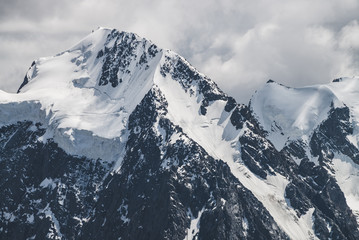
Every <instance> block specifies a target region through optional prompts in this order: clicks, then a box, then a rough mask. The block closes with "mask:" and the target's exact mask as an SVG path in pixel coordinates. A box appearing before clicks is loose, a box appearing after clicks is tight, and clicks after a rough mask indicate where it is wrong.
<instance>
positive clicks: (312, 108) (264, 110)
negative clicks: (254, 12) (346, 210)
mask: <svg viewBox="0 0 359 240" xmlns="http://www.w3.org/2000/svg"><path fill="white" fill-rule="evenodd" d="M358 99H359V78H358V77H352V78H341V79H337V80H335V81H333V82H331V83H329V84H324V85H315V86H309V87H303V88H288V87H285V86H283V85H280V84H277V83H275V82H272V81H270V82H268V83H267V84H266V85H265V86H264V87H263V88H262V89H261V90H259V91H258V92H256V93H255V94H254V96H253V97H252V99H251V108H252V110H253V111H254V114H255V115H256V117H257V119H258V121H259V122H260V125H261V126H262V127H263V129H264V130H266V131H267V132H268V139H269V140H271V141H272V142H273V143H274V145H275V147H276V148H277V149H278V150H281V149H283V147H284V146H285V145H286V144H288V143H290V141H292V140H298V139H299V140H301V141H302V142H304V143H305V144H304V146H307V153H306V154H307V155H308V158H309V159H311V160H312V161H315V162H316V164H318V162H317V160H316V158H314V157H313V156H312V154H311V153H310V150H309V140H310V138H311V136H312V134H313V131H314V130H315V129H316V128H317V127H318V126H319V124H321V123H322V122H323V121H324V120H326V119H327V117H328V113H329V110H330V109H331V108H332V107H334V108H336V107H344V106H347V107H348V108H349V111H350V117H351V119H350V121H351V124H352V127H353V134H349V135H347V139H348V140H349V141H350V142H351V144H353V146H355V147H356V148H358V140H359V100H358ZM299 163H300V162H298V164H299ZM330 166H331V168H332V170H333V171H329V170H328V173H329V174H331V175H333V176H334V177H335V179H336V181H337V183H338V185H339V186H340V189H341V190H342V192H343V193H344V195H345V198H346V201H347V204H348V206H349V207H350V208H351V209H352V210H353V213H354V215H355V216H356V218H357V221H358V219H359V214H358V213H359V194H358V193H359V185H358V184H357V182H358V176H359V168H358V166H357V164H355V163H354V162H353V160H352V159H350V158H349V157H348V156H346V155H344V154H342V153H335V156H334V158H333V159H332V160H331V162H330Z"/></svg>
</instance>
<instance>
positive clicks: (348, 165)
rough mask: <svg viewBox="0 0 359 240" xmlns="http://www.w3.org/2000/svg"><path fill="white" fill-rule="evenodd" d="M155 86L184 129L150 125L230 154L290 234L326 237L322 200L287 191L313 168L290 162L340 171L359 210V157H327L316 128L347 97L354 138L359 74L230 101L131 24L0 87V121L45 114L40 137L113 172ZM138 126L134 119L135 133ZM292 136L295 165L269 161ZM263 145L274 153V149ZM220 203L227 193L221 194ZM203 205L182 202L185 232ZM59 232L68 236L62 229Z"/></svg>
mask: <svg viewBox="0 0 359 240" xmlns="http://www.w3.org/2000/svg"><path fill="white" fill-rule="evenodd" d="M151 91H158V92H160V93H161V96H162V97H163V98H164V100H163V102H165V104H164V103H163V104H164V105H165V110H164V109H163V108H162V107H163V106H156V107H158V109H155V110H154V111H157V112H159V113H160V114H162V115H163V116H165V118H166V119H167V120H169V121H170V122H171V123H172V124H173V125H175V126H178V127H180V129H181V131H182V133H183V134H184V135H185V136H186V138H183V137H179V136H181V135H180V134H177V135H176V134H173V135H171V136H170V138H168V136H167V135H168V132H166V131H165V130H164V129H163V128H162V127H161V126H160V125H159V122H158V121H157V122H155V124H154V125H153V126H152V127H151V129H152V130H153V131H154V132H155V133H156V135H157V136H158V137H160V138H161V139H162V140H163V141H167V143H166V142H162V144H173V143H176V142H180V141H183V139H187V137H188V139H190V140H191V141H192V140H193V141H194V142H195V143H197V144H198V145H199V146H201V148H203V149H204V150H205V151H206V153H208V154H209V155H210V156H211V157H212V158H214V159H218V160H222V161H224V162H225V163H226V164H227V166H228V167H229V168H230V171H231V174H233V176H234V177H235V178H236V179H237V180H238V181H239V182H240V183H241V184H243V186H244V187H245V188H246V189H248V190H250V192H251V193H252V194H253V195H254V197H255V198H256V199H257V200H259V202H260V203H261V204H263V206H264V208H265V209H266V211H268V212H269V214H270V216H271V217H272V218H273V219H274V221H275V223H276V224H278V226H279V228H280V229H281V230H282V231H284V232H285V234H286V235H288V236H289V237H290V238H291V239H310V238H316V237H318V236H319V238H320V234H318V231H319V230H318V229H317V228H316V227H315V226H317V225H318V222H316V221H317V220H318V219H319V216H320V217H322V215H320V214H321V213H320V214H319V213H318V212H319V211H320V210H321V209H320V208H319V207H318V206H317V205H315V204H313V203H308V204H307V205H306V206H305V207H301V208H299V207H298V206H297V205H296V204H295V203H294V202H293V199H290V197H289V196H288V193H289V192H288V187H289V186H291V185H292V184H294V182H295V181H303V182H305V181H307V179H310V178H312V176H309V175H308V176H304V174H303V175H302V179H299V178H300V177H298V176H291V175H290V174H293V172H295V171H294V170H293V169H292V170H291V168H298V166H300V164H301V161H303V159H308V160H309V161H310V162H312V163H314V164H315V166H317V167H320V168H323V169H324V168H325V169H328V171H327V173H326V174H328V176H329V175H330V176H334V178H335V179H336V180H337V183H338V185H339V187H340V189H341V191H342V192H343V193H344V195H345V198H346V201H347V204H348V206H349V207H350V208H351V209H352V210H353V212H354V214H355V216H356V217H357V219H359V215H358V213H359V207H358V206H359V195H358V194H359V189H358V187H357V185H356V184H355V182H356V180H357V176H359V168H358V167H357V164H356V163H355V162H354V161H353V159H351V158H350V157H348V156H347V155H345V154H343V152H340V150H338V149H336V150H337V152H338V154H335V158H333V160H332V161H331V162H327V163H326V165H325V166H324V165H323V166H322V165H321V164H322V162H323V161H322V160H321V159H322V158H320V156H319V155H318V154H315V153H314V150H313V149H314V148H313V147H312V146H311V142H312V141H314V140H312V138H313V133H314V132H315V131H319V130H318V129H319V127H320V126H321V124H322V123H323V122H324V121H325V120H327V119H328V117H329V116H330V112H331V111H334V110H333V109H341V108H344V107H348V108H349V111H350V124H352V126H353V131H352V132H350V134H346V135H345V139H347V140H348V142H349V143H350V144H352V145H353V146H354V147H356V149H357V148H358V145H357V139H358V126H357V124H358V121H357V119H359V102H358V103H357V102H356V101H355V99H359V79H356V78H345V79H342V81H339V82H333V83H330V84H327V85H318V86H312V87H305V88H297V89H295V88H287V87H284V86H282V85H279V84H277V83H274V82H269V83H267V84H266V85H265V86H264V87H263V88H262V89H261V90H259V91H257V92H256V93H255V95H254V96H253V98H252V99H251V102H250V106H249V108H248V107H247V106H245V105H240V104H236V103H235V101H234V100H233V101H232V98H230V97H228V96H227V95H226V94H224V93H223V92H222V91H221V90H220V89H219V88H218V87H217V86H216V84H215V83H214V82H213V81H211V80H210V79H208V78H207V77H206V76H204V75H203V74H201V73H199V72H198V71H197V70H196V69H195V68H193V67H192V66H191V65H190V64H189V63H188V62H187V61H186V60H185V59H183V58H182V57H180V56H179V55H177V54H176V53H174V52H172V51H169V50H164V49H159V48H157V47H156V46H155V45H154V44H152V43H151V42H150V41H148V40H146V39H144V38H140V37H139V36H137V35H135V34H131V33H124V32H118V31H114V30H111V29H104V28H100V29H99V30H97V31H94V32H93V33H92V34H90V35H89V36H88V37H86V38H85V39H83V40H82V41H81V42H80V43H78V44H77V45H75V46H74V47H72V48H71V49H69V50H67V51H65V52H63V53H60V54H58V55H56V56H54V57H48V58H41V59H38V60H36V61H35V62H34V64H33V65H32V66H31V67H30V69H29V71H28V73H27V74H26V77H25V81H24V84H23V86H22V87H21V89H20V90H19V94H9V93H5V92H0V104H1V105H0V123H1V124H2V126H5V125H10V124H15V123H16V122H18V121H25V120H27V121H32V122H34V123H41V124H42V126H41V128H43V129H44V131H45V134H43V135H42V136H40V137H38V139H37V140H38V141H39V142H41V143H46V142H47V141H48V140H50V139H51V140H53V141H54V142H55V143H56V144H58V146H59V147H60V148H62V149H63V150H65V152H66V153H68V154H70V155H75V156H80V157H81V156H84V157H86V158H89V159H102V160H104V161H107V162H110V163H113V167H112V170H113V172H112V173H111V174H113V173H114V172H117V173H120V172H121V166H122V164H123V161H124V156H125V154H126V151H128V150H129V149H130V150H131V149H132V148H135V147H136V146H130V147H129V146H128V139H129V136H130V134H132V132H130V130H129V126H128V125H129V118H130V115H131V114H132V113H133V112H134V111H135V110H136V106H138V105H139V104H143V101H144V98H145V96H147V95H148V93H149V92H151ZM161 111H163V112H164V113H163V112H161ZM252 116H253V117H254V118H252ZM258 123H259V125H258V127H257V125H256V124H258ZM33 128H34V129H35V126H33ZM30 130H31V129H30ZM263 130H264V131H263ZM141 131H142V129H141V128H140V127H136V128H135V129H134V132H135V134H139V133H141ZM10 138H11V137H10ZM253 139H254V142H255V143H253V142H252V141H253ZM187 141H188V140H187ZM293 142H295V143H297V142H299V143H300V144H301V146H302V149H301V150H302V151H303V152H304V154H303V155H302V156H299V155H298V156H297V155H295V154H291V153H290V154H289V153H288V156H290V157H291V159H292V160H291V161H293V162H295V164H294V165H291V164H293V162H291V163H290V164H289V165H288V166H287V167H286V168H285V167H283V166H280V164H278V165H276V166H275V165H274V163H271V161H274V158H285V157H287V155H285V157H283V156H284V155H281V154H282V153H280V151H281V150H283V151H284V150H285V151H289V150H288V148H289V147H291V145H290V144H291V143H293ZM251 144H254V145H255V147H253V146H252V145H251ZM5 146H6V143H5ZM126 146H127V147H126ZM161 149H162V148H161ZM267 151H270V152H271V154H273V155H271V156H272V157H273V158H272V159H271V158H268V154H267ZM166 154H167V153H166V152H161V155H160V156H161V158H164V159H165V157H166ZM141 156H142V155H141ZM244 156H249V157H247V158H245V157H244ZM267 158H268V159H267ZM262 159H267V160H268V161H267V162H265V161H263V160H262ZM139 160H141V161H142V160H143V159H139ZM171 162H174V161H169V160H168V159H167V161H164V162H163V163H162V164H161V167H162V168H163V169H164V170H168V171H169V170H170V169H171V166H170V163H171ZM131 176H132V175H131ZM330 176H329V178H330ZM306 177H307V178H306ZM128 179H131V177H130V176H128ZM111 181H112V180H111ZM127 181H130V180H127ZM308 185H310V184H308ZM49 186H50V187H51V188H52V189H54V188H56V184H55V183H54V182H53V180H52V179H50V178H44V179H42V181H41V183H40V185H39V187H41V188H45V187H49ZM298 189H299V187H298ZM298 191H302V192H305V191H304V190H303V189H299V190H298ZM308 195H310V194H308ZM307 198H308V197H307V196H306V198H305V199H307ZM222 199H223V198H221V200H220V202H221V201H222ZM305 201H310V199H308V200H305ZM221 204H223V205H226V204H228V203H227V202H226V200H225V199H223V201H222V203H221ZM126 206H127V205H126ZM201 207H202V206H201ZM53 211H54V210H53V209H52V210H51V208H50V207H48V208H46V209H43V212H44V213H46V215H48V216H49V217H50V218H51V219H53V223H54V226H55V227H54V228H55V229H60V226H59V222H58V221H57V219H56V216H55V215H56V213H54V212H53ZM206 211H207V212H208V211H209V209H205V207H204V206H203V207H202V208H201V209H199V212H198V213H196V214H194V213H192V211H191V209H187V210H186V212H187V215H188V218H189V219H190V224H189V225H188V226H186V228H185V229H186V231H185V232H184V234H185V233H186V234H187V235H186V238H185V239H187V238H188V239H192V238H193V237H195V236H198V234H200V231H201V230H200V228H199V226H200V222H201V218H202V217H201V216H204V215H206ZM126 212H127V208H126ZM7 214H8V216H10V215H11V214H10V213H7ZM11 216H12V215H11ZM11 216H10V217H8V218H9V219H11ZM121 219H122V221H123V222H124V223H125V224H128V223H129V222H130V221H131V219H130V218H127V217H126V216H124V215H121ZM316 219H317V220H316ZM323 219H326V218H323ZM105 220H106V218H105ZM240 221H241V223H242V224H241V226H242V228H243V234H244V235H243V236H247V235H248V234H249V233H250V231H252V230H253V229H251V226H250V224H249V221H248V219H247V217H246V216H242V218H241V220H240ZM318 221H319V220H318ZM321 221H322V220H321ZM326 221H327V222H325V221H322V222H325V225H328V226H330V227H329V228H328V229H327V230H325V231H329V232H330V231H332V230H331V226H332V225H334V224H337V225H340V224H339V223H335V221H334V220H333V221H332V220H326ZM105 223H106V221H104V222H103V223H102V224H103V225H104V224H105ZM59 235H60V236H62V235H61V232H60V231H59ZM323 236H324V235H323Z"/></svg>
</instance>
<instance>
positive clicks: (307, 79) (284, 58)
mask: <svg viewBox="0 0 359 240" xmlns="http://www.w3.org/2000/svg"><path fill="white" fill-rule="evenodd" d="M2 1H4V3H3V4H2V8H1V10H0V54H1V56H2V57H1V59H0V89H5V90H10V91H16V89H17V87H18V85H19V84H20V83H21V81H22V78H23V76H24V74H25V71H26V69H27V67H28V66H29V65H30V64H31V62H32V60H33V59H36V58H39V57H41V56H47V55H54V54H56V53H58V52H61V51H63V50H65V49H67V48H69V47H70V46H72V45H73V44H75V43H76V42H78V41H79V40H80V39H81V38H83V37H84V36H85V35H87V34H88V33H89V32H90V31H91V30H92V29H96V28H97V27H98V26H108V27H114V28H117V29H119V30H125V31H132V32H136V33H138V34H139V35H141V36H143V37H146V38H147V39H150V40H152V41H153V42H155V43H156V44H158V45H159V46H160V47H163V48H170V49H173V50H175V51H176V52H178V53H179V54H181V55H183V56H184V57H185V58H187V59H188V60H189V61H190V62H191V63H192V64H193V65H194V66H195V67H197V68H198V69H199V70H200V71H202V72H203V73H205V74H207V75H208V76H209V77H211V78H212V79H213V80H215V81H216V82H217V83H218V84H219V85H220V87H222V88H223V90H224V91H226V92H228V93H230V94H231V95H233V96H235V97H236V98H237V99H238V100H239V101H241V102H247V101H248V100H249V97H250V96H251V95H252V94H253V92H254V91H255V90H256V89H258V88H260V87H261V86H262V85H263V84H264V83H265V82H266V81H267V80H268V79H269V78H271V79H274V80H276V81H278V82H281V83H283V84H286V85H289V86H303V85H308V84H315V83H325V82H328V81H330V80H331V79H333V78H336V77H339V76H341V75H354V74H355V75H358V74H359V72H358V70H359V67H358V63H359V57H358V56H359V46H358V41H357V39H358V35H359V27H358V20H359V19H358V17H359V16H358V15H359V14H358V12H359V5H358V4H359V3H358V1H356V0H317V1H309V0H290V1H282V0H273V1H266V0H240V1H238V0H223V1H216V0H199V1H189V0H183V1H172V0H154V1H149V0H142V1H123V0H121V1H116V0H109V1H95V0H82V1H70V0H63V1H40V0H29V1H25V2H24V1H20V0H11V1H10V0H2Z"/></svg>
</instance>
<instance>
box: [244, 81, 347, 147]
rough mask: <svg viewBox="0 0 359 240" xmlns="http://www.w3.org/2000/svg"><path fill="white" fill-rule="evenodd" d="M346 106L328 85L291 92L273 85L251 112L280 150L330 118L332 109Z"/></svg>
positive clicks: (260, 95) (262, 92)
mask: <svg viewBox="0 0 359 240" xmlns="http://www.w3.org/2000/svg"><path fill="white" fill-rule="evenodd" d="M332 104H334V105H335V106H340V105H342V103H341V101H340V100H338V98H337V96H336V94H335V93H334V92H333V91H332V90H331V89H330V88H329V86H326V85H317V86H310V87H303V88H289V87H286V86H283V85H280V84H278V83H275V82H273V81H268V83H267V84H266V85H265V86H264V87H263V88H262V89H260V90H259V91H257V92H256V93H255V94H254V95H253V97H252V99H251V102H250V105H251V108H252V110H253V112H254V114H255V115H256V117H257V119H258V121H259V122H260V124H261V126H262V127H263V129H264V130H265V131H267V132H268V133H269V135H268V139H269V140H271V141H272V143H273V144H274V146H275V147H276V148H277V150H281V149H282V148H283V147H284V145H285V143H286V142H287V141H289V140H296V139H300V138H303V140H306V139H307V138H306V137H308V135H310V134H311V132H312V131H313V130H314V129H315V128H316V127H317V126H318V125H319V124H320V123H321V122H322V121H323V120H325V119H326V118H327V117H328V112H329V110H330V107H331V105H332Z"/></svg>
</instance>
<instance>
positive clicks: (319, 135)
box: [0, 30, 359, 240]
mask: <svg viewBox="0 0 359 240" xmlns="http://www.w3.org/2000/svg"><path fill="white" fill-rule="evenodd" d="M109 46H112V47H109ZM99 49H100V50H99V51H98V52H96V53H95V55H94V56H96V60H95V61H98V62H101V63H102V65H101V73H100V75H99V76H98V79H97V81H96V86H99V87H100V86H105V85H109V84H110V85H111V87H110V88H111V90H113V89H116V88H119V87H120V86H119V85H120V84H121V81H122V80H121V77H120V76H122V75H123V74H125V75H126V74H127V75H131V74H132V72H131V71H134V69H136V68H141V69H142V68H144V69H146V67H148V65H147V63H149V62H150V61H151V59H153V58H154V57H155V56H156V55H157V54H159V53H160V52H161V53H163V50H162V49H158V48H157V47H156V45H154V44H152V43H150V42H148V41H145V40H143V39H140V38H139V37H138V36H137V35H135V34H130V33H123V32H118V31H116V30H113V31H110V32H109V34H108V35H107V36H106V39H105V40H104V46H103V47H102V48H99ZM89 54H90V52H89V51H88V52H86V53H85V55H86V56H87V55H89ZM92 54H94V53H92ZM86 56H85V57H86ZM169 56H170V55H168V56H167V55H164V59H163V61H162V62H160V63H159V64H160V66H158V69H159V75H161V76H162V77H163V78H168V79H171V80H173V81H177V82H178V83H179V85H180V88H181V89H180V90H181V91H182V90H183V91H184V92H185V93H187V94H188V97H193V96H199V97H198V98H197V103H198V105H196V106H198V113H196V114H198V115H199V117H200V118H206V117H208V116H211V115H210V114H212V113H211V107H212V106H213V105H215V104H217V103H218V102H221V104H222V105H221V106H222V108H223V111H222V112H221V116H222V115H223V116H227V118H226V119H227V121H228V125H226V127H228V126H229V127H230V129H233V130H232V131H238V132H240V134H238V137H236V139H234V140H233V142H234V143H235V144H234V146H235V148H236V150H238V152H239V155H240V158H239V159H237V160H236V161H239V162H241V163H242V164H243V166H245V167H246V169H248V171H250V172H251V173H252V174H253V175H249V174H247V175H246V178H247V179H250V178H258V179H259V180H261V181H263V182H264V181H266V180H268V179H269V178H270V177H275V176H279V175H280V176H283V177H284V178H285V180H286V181H287V182H288V183H287V184H286V185H285V187H283V189H284V188H285V191H284V195H285V196H281V197H283V198H284V199H285V201H286V202H284V200H283V202H281V203H280V204H281V205H283V208H284V209H286V211H287V212H289V211H291V212H293V213H294V215H295V219H296V220H297V221H299V220H300V219H301V218H302V217H303V216H305V215H306V214H308V213H309V212H312V214H311V216H310V217H309V220H308V221H309V222H310V223H309V224H310V229H309V230H311V231H312V232H313V234H314V235H315V236H316V237H317V238H319V239H329V238H331V239H359V231H358V225H357V222H356V218H355V216H354V214H353V212H352V210H351V209H350V208H349V207H348V204H347V201H346V199H345V195H344V194H343V192H342V191H341V189H340V187H339V185H338V183H337V181H336V179H335V177H334V176H333V172H334V170H333V168H332V165H331V163H332V160H333V158H334V155H335V154H337V153H341V154H344V155H345V156H348V157H349V158H350V159H352V160H353V161H354V162H355V163H358V161H359V160H358V149H357V148H356V147H355V146H354V145H353V144H352V143H351V142H350V141H349V140H348V138H347V136H348V135H349V134H352V133H353V127H352V123H351V122H350V110H349V108H347V107H345V106H344V107H334V106H332V107H331V109H330V111H329V113H328V117H327V118H326V119H325V120H324V121H323V122H321V123H320V124H319V125H318V127H316V128H315V129H314V131H313V133H312V134H311V135H310V139H309V142H308V143H306V142H305V141H303V140H300V139H299V140H298V139H297V140H288V143H287V144H286V145H285V146H284V148H283V149H281V150H280V151H278V150H277V149H276V148H275V147H274V145H273V144H272V142H271V141H270V140H268V134H269V133H268V132H267V131H265V130H263V127H262V126H261V124H260V123H259V120H258V119H257V118H256V115H255V114H254V113H253V111H252V109H251V107H250V106H246V105H243V104H237V103H236V101H235V100H234V99H233V98H232V97H229V96H227V95H226V94H225V93H223V92H222V91H221V90H220V89H219V88H218V86H217V85H216V84H215V83H214V82H213V81H212V80H210V79H209V78H207V77H205V76H204V75H203V74H200V73H199V72H198V71H197V70H196V69H195V68H193V67H192V66H190V65H189V64H188V62H186V61H185V60H184V59H183V58H181V57H179V56H176V57H169ZM87 57H89V56H87ZM74 64H76V62H74ZM130 66H131V67H130ZM32 67H36V64H35V65H32ZM129 69H131V71H130V70H129ZM32 71H35V70H34V69H32ZM36 71H37V70H36ZM36 71H35V72H36ZM36 74H37V72H36ZM39 74H41V72H40V73H39ZM30 78H31V76H30ZM28 82H29V80H28V79H27V78H25V80H24V84H23V85H22V86H21V87H23V86H25V85H26V84H27V83H28ZM269 84H273V82H270V83H269ZM21 87H20V88H21ZM79 87H80V85H79ZM194 89H195V90H194ZM146 91H147V90H146ZM167 94H168V93H167ZM166 96H167V97H168V95H166V94H164V92H163V89H161V86H158V85H156V84H153V85H152V87H150V90H149V91H148V92H147V94H145V96H144V98H143V99H142V101H141V102H140V103H139V104H138V105H137V106H136V108H135V109H134V111H133V112H131V113H129V117H128V119H126V120H127V122H126V124H127V125H126V128H127V129H126V131H123V132H124V133H123V134H124V136H121V137H123V138H124V139H126V140H125V144H124V145H121V146H120V145H119V146H118V147H119V148H120V147H123V146H125V147H124V149H123V151H122V152H123V155H121V158H122V160H121V165H120V166H118V165H116V163H117V162H116V161H114V160H113V159H106V158H105V157H103V158H99V159H91V158H89V157H81V156H74V155H70V154H69V153H67V152H65V151H64V150H63V149H61V148H60V147H59V145H58V143H56V141H55V140H54V139H53V138H51V135H49V134H48V132H49V131H53V129H51V128H49V127H45V126H47V125H46V124H45V123H40V122H34V121H30V120H21V121H19V122H17V123H14V122H12V123H8V124H6V123H5V124H4V125H3V126H2V127H1V128H0V190H1V194H0V239H122V240H123V239H289V234H288V231H287V232H286V231H285V229H283V228H282V227H281V225H280V223H279V222H278V218H277V220H275V218H274V216H273V212H270V209H267V208H266V207H265V206H264V204H263V202H264V201H265V199H261V198H258V197H257V196H256V195H255V194H256V193H255V191H252V190H253V189H252V190H250V189H249V188H247V187H248V185H246V184H245V182H244V181H242V182H241V181H240V180H239V178H238V177H236V175H235V174H234V172H233V171H234V170H236V169H233V165H232V166H231V164H228V160H225V159H220V158H219V157H216V156H213V154H212V155H211V153H210V151H206V149H207V148H206V146H204V145H203V144H202V145H201V143H200V142H198V141H196V140H195V138H193V137H192V138H191V135H190V134H188V133H189V132H191V131H188V130H191V129H184V128H182V127H181V126H179V124H178V123H177V124H175V121H174V120H173V118H172V117H173V116H172V115H171V112H170V110H169V109H170V108H169V105H170V103H169V99H166ZM111 101H115V99H111ZM1 107H2V105H0V112H1ZM212 111H213V110H212ZM183 114H187V113H183ZM188 114H189V113H188ZM191 114H192V113H191ZM22 119H26V117H25V118H22ZM214 120H215V119H209V121H214ZM119 124H120V123H119ZM104 127H109V126H104ZM189 127H190V128H193V129H195V128H198V127H200V126H189ZM277 127H278V129H280V126H277ZM209 131H210V130H209ZM125 135H126V136H125ZM48 136H50V137H48ZM88 137H89V138H90V137H91V135H89V136H88ZM222 137H223V138H224V137H225V136H222ZM44 139H47V140H44ZM82 141H83V142H81V144H84V145H86V140H82ZM208 141H209V142H210V141H211V139H209V140H208ZM99 144H106V142H102V143H99ZM78 146H80V147H81V145H78ZM207 150H208V149H207ZM104 155H105V153H104ZM106 156H109V154H107V155H106ZM313 157H315V158H317V159H318V163H317V164H316V163H314V162H313V161H312V158H313ZM298 159H299V160H300V161H299V162H298ZM226 161H227V162H226ZM243 174H245V173H243ZM247 179H245V180H247ZM273 184H276V183H273ZM246 186H247V187H246ZM252 187H253V186H252ZM258 187H259V186H258ZM263 191H264V190H263ZM274 199H275V196H274ZM273 201H275V200H273ZM279 220H280V221H282V219H279ZM314 235H312V236H311V237H314ZM308 236H309V235H308Z"/></svg>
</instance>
